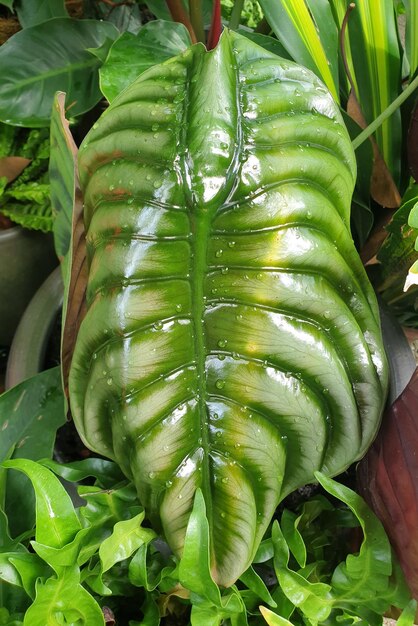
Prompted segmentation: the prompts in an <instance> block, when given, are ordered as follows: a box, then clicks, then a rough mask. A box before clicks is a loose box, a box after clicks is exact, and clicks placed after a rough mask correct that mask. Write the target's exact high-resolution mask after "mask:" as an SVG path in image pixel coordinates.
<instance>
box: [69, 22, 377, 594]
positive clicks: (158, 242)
mask: <svg viewBox="0 0 418 626" xmlns="http://www.w3.org/2000/svg"><path fill="white" fill-rule="evenodd" d="M79 165H80V168H79V169H80V180H81V184H82V186H83V188H84V202H85V223H86V229H87V255H88V260H89V266H90V270H89V272H90V273H89V279H88V285H87V306H88V312H87V314H86V317H85V318H84V320H83V322H82V325H81V328H80V331H79V334H78V338H77V344H76V348H75V352H74V357H73V362H72V369H71V374H70V402H71V409H72V412H73V416H74V419H75V422H76V425H77V428H78V429H79V432H80V434H81V436H82V438H83V439H84V441H85V442H87V443H88V445H89V446H90V447H91V448H93V449H94V450H96V451H98V452H100V453H101V454H103V455H105V456H108V457H110V458H112V459H115V460H117V462H118V463H119V464H120V466H121V468H122V469H123V471H124V472H125V473H126V474H127V475H128V476H129V477H130V478H132V479H133V480H134V482H135V484H136V486H137V489H138V493H139V497H140V500H141V503H142V504H143V505H144V507H145V509H146V511H147V514H148V515H149V516H150V517H151V518H152V520H153V522H154V523H155V524H156V526H157V527H158V526H159V527H161V528H162V530H163V532H164V534H165V536H166V538H167V540H168V541H169V543H170V545H171V547H172V548H173V550H174V551H175V552H176V553H181V552H182V548H183V544H184V537H185V532H186V526H187V521H188V519H189V516H190V512H191V509H192V505H193V500H194V496H195V492H196V489H197V488H201V490H202V494H203V498H204V500H205V507H206V511H207V516H208V521H209V534H210V549H211V572H212V575H213V577H214V578H215V580H216V581H217V582H220V583H222V584H224V585H230V584H231V583H232V582H233V581H234V580H235V579H236V578H237V577H238V576H239V575H240V574H242V573H243V572H244V571H245V570H246V569H248V567H249V566H250V563H251V559H252V557H253V556H254V554H255V552H256V550H257V547H258V544H259V542H260V540H261V538H262V536H263V534H264V532H265V530H266V528H267V525H268V524H269V522H270V519H271V516H272V514H273V512H274V510H275V508H276V506H277V504H278V502H279V501H280V500H281V499H282V498H283V497H284V496H285V495H286V494H288V493H289V492H290V491H292V490H293V489H294V488H296V487H297V486H299V485H301V484H304V483H305V482H308V481H310V480H312V479H313V472H314V471H315V470H317V469H321V471H323V472H324V473H326V474H337V473H339V472H341V471H342V470H343V469H344V468H346V467H347V466H348V465H349V464H350V463H351V462H352V461H353V460H354V459H357V458H360V457H361V456H362V455H363V453H364V451H365V450H366V448H367V447H368V445H369V444H370V441H371V440H372V438H373V437H374V436H375V433H376V430H377V427H378V424H379V419H380V414H381V410H382V406H383V404H384V399H385V394H386V384H387V380H386V379H387V372H386V361H385V356H384V352H383V348H382V344H381V338H380V330H379V322H378V312H377V307H376V302H375V296H374V294H373V292H372V289H371V287H370V285H369V283H368V280H367V278H366V275H365V273H364V269H363V266H362V264H361V262H360V260H359V258H358V256H357V253H356V251H355V249H354V246H353V242H352V239H351V235H350V231H349V220H350V215H349V212H350V198H351V193H352V190H353V185H354V155H353V152H352V148H351V143H350V141H349V138H348V135H347V132H346V130H345V127H344V125H343V123H342V120H341V117H340V114H339V112H338V109H337V107H336V105H335V103H334V101H333V99H332V97H331V96H330V94H329V93H328V92H326V91H325V89H324V88H323V87H322V83H320V81H319V80H318V79H317V78H316V76H314V75H313V74H312V73H311V72H309V71H308V70H305V69H303V68H300V67H298V66H296V65H294V64H293V63H290V62H288V61H283V60H281V59H279V58H278V57H276V56H275V55H274V54H272V53H270V52H268V51H266V50H264V49H262V48H260V47H258V46H257V45H255V44H253V43H252V42H250V41H249V40H248V39H246V38H244V37H242V36H240V35H238V34H235V33H232V32H225V33H224V34H223V36H222V38H221V41H220V44H219V46H218V47H217V48H216V49H215V50H214V51H212V52H206V50H205V48H204V47H203V46H202V45H196V46H193V47H192V48H190V49H189V50H188V51H187V52H185V53H184V54H183V55H181V56H179V57H177V58H175V59H173V60H170V61H167V62H166V63H164V64H162V65H160V66H155V67H154V68H151V69H150V70H148V71H147V72H146V74H143V75H142V77H140V78H139V79H138V80H137V81H136V82H135V83H134V84H133V85H131V86H130V87H129V88H128V89H126V90H125V91H124V92H123V94H121V95H120V96H119V97H118V98H117V99H116V100H115V101H114V102H113V103H112V105H111V106H110V107H109V109H108V110H107V111H106V112H105V114H104V115H103V116H102V118H101V119H100V120H99V121H98V122H97V124H95V127H94V128H93V130H92V131H91V132H90V133H89V134H88V136H87V137H86V139H85V141H84V143H83V145H82V148H81V149H80V160H79Z"/></svg>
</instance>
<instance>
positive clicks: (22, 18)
mask: <svg viewBox="0 0 418 626" xmlns="http://www.w3.org/2000/svg"><path fill="white" fill-rule="evenodd" d="M15 9H16V14H17V17H18V18H19V22H20V24H21V26H22V28H29V27H30V26H36V24H40V23H41V22H46V21H47V20H50V19H52V18H53V17H68V13H67V11H66V8H65V3H64V0H29V2H28V0H18V2H16V6H15Z"/></svg>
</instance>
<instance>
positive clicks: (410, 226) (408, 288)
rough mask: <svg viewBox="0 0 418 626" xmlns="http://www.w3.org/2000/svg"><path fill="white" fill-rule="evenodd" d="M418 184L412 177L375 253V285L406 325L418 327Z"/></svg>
mask: <svg viewBox="0 0 418 626" xmlns="http://www.w3.org/2000/svg"><path fill="white" fill-rule="evenodd" d="M417 206H418V185H417V184H416V183H414V182H413V181H412V180H411V183H410V185H409V187H408V189H407V190H406V192H405V194H404V196H403V198H402V203H401V206H400V207H399V209H398V210H397V211H396V212H395V213H394V215H393V217H392V220H391V221H390V222H389V224H388V226H387V227H386V230H387V231H388V235H387V237H386V239H385V241H384V242H383V244H382V246H381V247H380V250H379V252H378V255H377V259H378V261H379V265H378V267H377V268H375V269H376V271H375V274H374V284H375V286H376V289H377V291H378V292H379V293H380V294H381V296H382V298H383V299H384V300H385V302H386V303H387V304H388V305H389V306H390V307H391V310H392V311H393V312H394V313H395V314H396V316H397V317H398V319H400V320H401V321H402V322H403V323H405V324H406V325H407V326H413V327H417V326H418V314H417V312H416V299H417V286H416V285H417V279H416V268H417V259H418V252H417V249H418V246H417V244H416V240H417V228H418V220H417V209H416V207H417Z"/></svg>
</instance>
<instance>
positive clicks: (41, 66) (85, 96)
mask: <svg viewBox="0 0 418 626" xmlns="http://www.w3.org/2000/svg"><path fill="white" fill-rule="evenodd" d="M117 35H118V31H117V29H116V28H115V27H114V26H113V25H112V24H110V23H107V22H99V21H95V20H72V19H70V18H65V17H58V18H54V19H52V20H48V21H47V22H43V23H42V24H37V25H36V26H32V27H31V28H25V29H24V30H22V31H20V32H18V33H16V35H13V37H11V38H10V39H9V40H8V41H7V42H6V43H5V44H3V45H2V46H1V48H0V120H1V121H3V122H6V123H8V124H14V125H16V126H30V127H37V126H49V121H50V117H51V110H52V103H53V98H54V94H55V92H56V91H65V92H66V93H67V106H69V105H70V104H72V105H73V106H72V107H71V114H72V115H79V114H80V113H84V112H85V111H88V110H89V109H91V108H92V107H93V106H94V105H95V104H96V102H98V101H99V99H100V90H99V85H98V72H97V70H98V68H99V67H100V65H101V62H100V60H99V59H98V58H97V57H96V56H94V55H92V54H91V53H90V52H88V51H87V48H97V47H99V46H103V45H107V47H108V48H109V47H110V45H111V43H112V41H113V40H114V39H115V38H116V37H117Z"/></svg>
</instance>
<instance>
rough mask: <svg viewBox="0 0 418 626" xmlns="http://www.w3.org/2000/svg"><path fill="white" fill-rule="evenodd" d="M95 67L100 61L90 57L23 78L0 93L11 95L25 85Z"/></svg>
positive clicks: (5, 87)
mask: <svg viewBox="0 0 418 626" xmlns="http://www.w3.org/2000/svg"><path fill="white" fill-rule="evenodd" d="M95 65H97V66H99V65H100V61H98V59H96V58H94V57H92V59H91V60H90V59H86V60H85V61H80V62H79V63H72V64H70V65H66V66H64V67H63V66H61V67H59V68H57V69H54V70H49V71H48V72H44V73H43V74H36V75H34V76H31V77H29V78H25V79H23V80H20V81H19V82H14V83H13V84H12V85H6V86H4V87H2V88H1V93H2V95H3V96H4V94H7V93H13V92H14V91H20V89H21V88H22V87H26V86H27V85H31V84H33V83H38V82H45V81H46V80H48V79H50V78H54V77H55V76H59V75H60V74H71V73H72V72H74V71H77V70H82V69H85V68H89V67H94V66H95Z"/></svg>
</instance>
